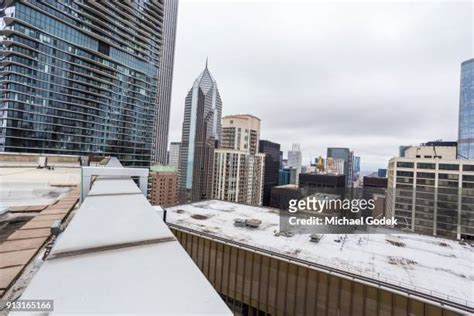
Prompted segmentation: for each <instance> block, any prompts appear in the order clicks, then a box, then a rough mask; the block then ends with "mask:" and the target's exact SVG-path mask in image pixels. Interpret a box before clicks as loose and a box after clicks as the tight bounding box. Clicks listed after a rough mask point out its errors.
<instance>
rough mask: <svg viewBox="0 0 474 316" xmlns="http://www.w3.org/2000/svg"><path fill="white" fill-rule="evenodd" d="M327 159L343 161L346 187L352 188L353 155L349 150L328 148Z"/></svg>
mask: <svg viewBox="0 0 474 316" xmlns="http://www.w3.org/2000/svg"><path fill="white" fill-rule="evenodd" d="M327 158H328V159H329V158H333V159H334V161H336V159H342V160H343V161H344V175H345V176H346V186H347V187H352V186H353V183H352V182H353V179H354V169H353V165H354V153H353V152H351V151H350V149H349V148H328V152H327Z"/></svg>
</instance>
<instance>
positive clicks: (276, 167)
mask: <svg viewBox="0 0 474 316" xmlns="http://www.w3.org/2000/svg"><path fill="white" fill-rule="evenodd" d="M259 151H260V152H261V153H263V154H265V174H264V177H263V203H262V204H263V205H264V206H269V205H270V196H271V192H272V188H273V187H275V186H278V179H279V171H280V168H281V151H280V144H277V143H274V142H271V141H268V140H261V141H260V146H259Z"/></svg>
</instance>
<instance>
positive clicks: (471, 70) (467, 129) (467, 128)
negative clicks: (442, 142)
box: [458, 58, 474, 159]
mask: <svg viewBox="0 0 474 316" xmlns="http://www.w3.org/2000/svg"><path fill="white" fill-rule="evenodd" d="M458 143H459V145H458V146H459V149H458V157H459V159H474V58H473V59H469V60H466V61H465V62H463V63H462V64H461V89H460V93H459V131H458Z"/></svg>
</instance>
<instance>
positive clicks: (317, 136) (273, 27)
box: [169, 1, 473, 171]
mask: <svg viewBox="0 0 474 316" xmlns="http://www.w3.org/2000/svg"><path fill="white" fill-rule="evenodd" d="M211 7H212V8H211ZM244 11H245V12H247V13H248V14H246V17H247V18H246V24H245V25H240V24H238V23H236V20H235V18H233V17H232V16H233V15H235V16H238V15H239V14H238V13H239V12H240V13H242V14H243V13H244ZM263 11H265V14H264V18H263V19H261V18H260V17H261V16H262V14H263V13H264V12H263ZM267 11H268V12H267ZM297 13H298V14H297ZM210 15H212V16H214V17H213V19H206V17H207V16H210ZM472 16H473V13H472V4H471V3H470V2H461V3H459V2H458V3H455V4H451V3H436V4H435V3H418V4H409V3H405V2H402V3H397V4H389V3H380V4H379V3H369V4H360V3H357V4H351V3H336V4H328V3H306V2H304V3H300V2H298V3H296V4H295V5H292V4H288V3H287V4H285V3H281V2H277V3H274V4H272V6H271V7H269V6H268V5H265V3H264V2H251V3H249V2H244V3H242V2H235V3H234V2H232V3H229V2H226V3H224V4H220V3H215V2H198V4H194V3H191V2H187V1H183V2H182V3H181V6H180V12H179V17H178V19H179V21H180V23H179V26H178V37H177V47H176V64H175V81H174V85H173V98H172V108H171V124H170V126H171V128H170V137H169V140H170V141H179V139H180V127H181V123H182V117H183V114H182V105H180V102H181V100H182V98H183V97H184V95H185V93H186V92H184V91H186V90H187V88H188V87H187V85H186V83H187V82H189V80H190V77H192V76H193V73H195V72H197V71H198V70H199V69H201V68H202V63H203V62H204V60H205V59H206V56H209V68H210V69H211V71H212V72H213V73H215V74H216V76H217V77H219V78H220V79H219V81H220V90H221V92H222V93H223V94H225V99H226V107H225V109H224V112H223V114H224V115H226V114H235V113H240V114H245V113H248V114H253V115H256V116H258V117H260V118H261V119H262V135H261V139H268V140H270V141H274V142H277V143H280V144H281V145H282V146H281V149H282V150H283V151H284V152H286V151H287V150H288V149H290V148H291V144H292V143H294V142H298V143H301V147H302V153H303V164H309V161H310V160H314V158H315V157H317V156H319V155H324V153H325V152H326V148H328V147H348V148H350V149H351V150H354V152H356V153H357V154H358V155H359V156H361V170H362V171H367V170H377V169H378V168H386V166H387V162H388V160H389V159H390V158H392V157H395V156H396V155H397V151H398V146H399V145H401V144H413V145H415V144H419V143H422V142H426V141H430V140H434V139H444V140H457V128H458V110H459V85H460V74H461V69H460V65H461V62H463V61H464V60H467V59H469V58H472V49H471V48H472V47H471V46H472V45H471V44H472V40H470V39H471V38H472V31H471V28H470V22H471V21H472ZM203 17H204V18H203ZM198 19H199V20H200V21H202V23H199V24H198V23H197V20H198ZM333 20H338V22H340V23H341V24H342V25H338V26H337V27H336V26H334V25H332V24H331V23H333V22H332V21H333ZM276 21H279V23H273V22H276ZM399 24H400V25H399ZM216 25H219V28H216V27H215V26H216ZM181 32H182V33H186V34H188V35H189V36H186V37H184V36H180V33H181ZM296 32H298V33H296ZM224 33H229V34H233V36H231V37H228V39H226V38H224V37H225V35H224ZM272 34H273V35H272ZM275 34H279V35H278V36H276V35H275ZM347 35H351V36H347ZM215 38H219V41H217V42H216V41H213V39H215ZM196 41H198V42H201V43H202V44H203V45H199V46H196V45H193V43H195V42H196ZM214 43H217V44H214ZM283 44H285V45H283ZM237 47H244V48H245V49H243V50H242V49H241V50H238V49H237ZM400 47H403V50H400ZM440 47H442V49H441V48H440ZM270 50H272V52H270ZM427 51H429V52H430V55H429V56H428V55H423V54H426V52H427ZM295 57H297V58H295ZM314 57H316V58H314ZM387 61H390V63H387ZM273 65H278V67H274V66H273ZM242 91H245V93H242ZM289 109H291V115H288V110H289ZM311 113H312V114H313V115H310V114H311ZM363 114H365V115H363ZM388 117H391V119H390V120H388V119H387V118H388ZM420 117H423V118H424V119H423V120H420ZM440 120H442V121H443V122H446V124H443V125H440V124H439V122H440ZM310 121H311V122H310Z"/></svg>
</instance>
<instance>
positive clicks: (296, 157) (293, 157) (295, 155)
mask: <svg viewBox="0 0 474 316" xmlns="http://www.w3.org/2000/svg"><path fill="white" fill-rule="evenodd" d="M302 164H303V158H302V155H301V147H300V145H299V144H293V146H292V147H291V150H290V151H288V167H292V168H295V169H296V183H295V184H298V177H299V174H300V173H301V166H302Z"/></svg>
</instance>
